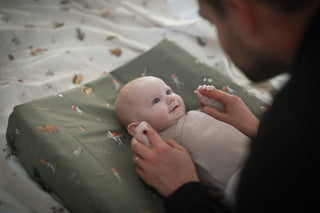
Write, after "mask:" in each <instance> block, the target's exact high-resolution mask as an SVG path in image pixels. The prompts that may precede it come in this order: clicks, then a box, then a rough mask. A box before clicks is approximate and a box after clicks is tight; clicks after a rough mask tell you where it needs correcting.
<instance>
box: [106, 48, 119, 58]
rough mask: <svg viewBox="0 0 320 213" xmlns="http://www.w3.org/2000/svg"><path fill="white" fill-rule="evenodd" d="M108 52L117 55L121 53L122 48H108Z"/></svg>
mask: <svg viewBox="0 0 320 213" xmlns="http://www.w3.org/2000/svg"><path fill="white" fill-rule="evenodd" d="M109 52H110V53H111V54H112V55H115V56H118V57H119V56H120V55H121V54H122V50H121V49H120V48H115V49H109Z"/></svg>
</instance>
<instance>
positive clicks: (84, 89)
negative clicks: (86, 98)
mask: <svg viewBox="0 0 320 213" xmlns="http://www.w3.org/2000/svg"><path fill="white" fill-rule="evenodd" d="M81 92H82V93H83V94H87V95H91V93H92V88H91V87H87V86H85V85H82V87H81Z"/></svg>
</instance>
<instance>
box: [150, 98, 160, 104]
mask: <svg viewBox="0 0 320 213" xmlns="http://www.w3.org/2000/svg"><path fill="white" fill-rule="evenodd" d="M159 102H160V98H155V99H153V101H152V105H154V104H157V103H159Z"/></svg>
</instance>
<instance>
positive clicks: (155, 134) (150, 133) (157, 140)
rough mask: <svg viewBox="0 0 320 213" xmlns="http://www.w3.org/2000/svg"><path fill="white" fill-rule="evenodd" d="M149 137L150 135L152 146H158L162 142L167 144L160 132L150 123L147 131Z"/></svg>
mask: <svg viewBox="0 0 320 213" xmlns="http://www.w3.org/2000/svg"><path fill="white" fill-rule="evenodd" d="M147 137H148V139H149V141H150V143H151V146H152V147H154V146H157V145H159V144H160V143H161V144H166V143H164V141H163V140H162V138H161V137H160V135H159V134H158V132H157V131H156V130H155V129H153V128H152V127H151V126H150V125H149V130H148V131H147Z"/></svg>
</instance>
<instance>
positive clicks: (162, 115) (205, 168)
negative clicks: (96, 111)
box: [115, 76, 249, 190]
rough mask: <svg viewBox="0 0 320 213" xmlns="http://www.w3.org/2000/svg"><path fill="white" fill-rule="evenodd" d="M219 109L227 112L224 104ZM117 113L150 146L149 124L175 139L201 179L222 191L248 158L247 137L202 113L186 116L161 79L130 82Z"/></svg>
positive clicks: (177, 100)
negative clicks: (144, 132) (146, 133)
mask: <svg viewBox="0 0 320 213" xmlns="http://www.w3.org/2000/svg"><path fill="white" fill-rule="evenodd" d="M207 89H214V87H212V86H209V87H207ZM195 93H196V94H197V93H199V92H198V91H195ZM197 95H198V96H199V98H204V97H202V96H201V94H197ZM206 98H207V97H206ZM202 102H203V101H202ZM218 105H219V104H218ZM218 107H220V110H223V109H221V104H220V106H218ZM222 107H223V105H222ZM115 112H116V115H117V117H118V118H119V120H120V122H121V123H122V124H123V126H124V127H125V128H127V130H128V132H129V133H130V134H131V135H132V136H135V137H137V139H138V140H140V141H145V142H144V143H146V145H147V146H150V144H148V139H147V137H146V136H145V135H143V133H142V132H143V130H144V129H146V128H147V123H148V124H150V125H151V126H152V127H153V128H154V129H155V130H157V131H158V133H159V135H160V136H161V137H162V138H163V139H174V140H175V141H177V142H178V143H179V144H180V145H182V146H184V147H185V148H186V149H187V150H188V151H189V153H190V155H191V158H192V160H193V161H194V163H195V165H196V168H197V172H198V175H199V178H200V180H201V181H202V182H204V183H206V184H209V185H215V186H216V187H219V188H221V189H222V190H224V189H225V187H226V185H227V183H228V181H229V180H230V178H231V176H232V175H233V174H234V173H236V172H237V171H238V169H240V168H241V166H242V164H243V162H244V160H245V158H246V154H247V145H248V142H249V139H248V138H247V136H245V135H243V134H242V133H241V132H239V131H238V130H237V129H235V128H234V127H232V126H231V125H229V124H226V123H223V122H221V121H218V120H216V119H215V118H213V117H211V116H209V115H207V114H206V113H203V112H201V111H198V110H191V111H188V112H187V113H186V108H185V104H184V101H183V100H182V98H181V97H180V96H179V95H177V94H175V93H173V92H172V90H171V88H170V87H169V86H168V85H167V84H166V83H165V82H164V81H162V80H161V79H159V78H156V77H152V76H147V77H141V78H137V79H134V80H132V81H130V82H129V83H127V84H126V85H125V86H124V87H123V88H122V89H121V91H120V92H119V94H118V97H117V100H116V103H115ZM146 122H147V123H146Z"/></svg>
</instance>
